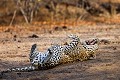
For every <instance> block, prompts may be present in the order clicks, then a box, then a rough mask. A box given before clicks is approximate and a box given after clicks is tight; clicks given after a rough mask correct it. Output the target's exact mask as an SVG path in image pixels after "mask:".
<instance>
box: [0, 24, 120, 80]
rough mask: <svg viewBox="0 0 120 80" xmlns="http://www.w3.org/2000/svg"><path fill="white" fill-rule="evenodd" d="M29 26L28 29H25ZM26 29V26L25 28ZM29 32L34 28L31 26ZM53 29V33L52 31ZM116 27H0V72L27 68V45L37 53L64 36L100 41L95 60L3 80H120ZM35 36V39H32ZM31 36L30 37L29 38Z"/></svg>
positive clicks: (15, 74) (16, 74)
mask: <svg viewBox="0 0 120 80" xmlns="http://www.w3.org/2000/svg"><path fill="white" fill-rule="evenodd" d="M29 27H30V26H29ZM26 28H27V27H26ZM31 28H32V29H33V28H34V27H31ZM53 29H54V30H53ZM119 32H120V27H119V25H103V24H99V25H93V26H76V27H62V28H59V27H58V28H52V29H50V30H44V31H43V30H41V29H39V28H34V29H33V30H29V29H24V27H22V26H19V27H14V28H1V32H0V71H3V70H6V69H7V68H12V67H18V66H24V65H29V56H28V54H29V52H30V48H31V45H32V44H34V43H37V44H38V48H39V50H40V51H44V50H46V49H47V48H48V47H49V46H51V44H54V43H59V44H62V42H64V40H65V38H66V36H67V35H68V34H71V33H72V34H77V35H78V36H80V38H81V39H88V38H92V37H98V38H99V39H100V40H101V43H100V45H99V50H98V52H97V58H96V59H94V60H88V61H83V62H80V61H78V62H73V63H67V64H61V65H58V66H56V67H54V68H52V69H48V70H40V71H33V72H11V73H5V74H3V75H2V76H1V77H2V78H1V79H3V80H120V34H119ZM33 35H36V36H37V37H32V36H33ZM30 36H31V37H30Z"/></svg>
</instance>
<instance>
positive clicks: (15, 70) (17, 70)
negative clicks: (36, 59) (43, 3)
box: [1, 66, 36, 73]
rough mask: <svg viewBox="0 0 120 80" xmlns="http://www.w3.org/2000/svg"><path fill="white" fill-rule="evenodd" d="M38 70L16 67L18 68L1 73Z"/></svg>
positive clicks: (31, 67)
mask: <svg viewBox="0 0 120 80" xmlns="http://www.w3.org/2000/svg"><path fill="white" fill-rule="evenodd" d="M34 70H36V68H35V67H34V66H25V67H16V68H10V69H7V70H5V71H2V72H1V73H8V72H30V71H34Z"/></svg>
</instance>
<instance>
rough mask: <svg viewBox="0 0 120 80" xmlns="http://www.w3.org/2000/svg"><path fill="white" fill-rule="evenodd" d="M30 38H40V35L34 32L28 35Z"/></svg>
mask: <svg viewBox="0 0 120 80" xmlns="http://www.w3.org/2000/svg"><path fill="white" fill-rule="evenodd" d="M28 37H29V38H39V36H38V35H36V34H33V35H31V36H28Z"/></svg>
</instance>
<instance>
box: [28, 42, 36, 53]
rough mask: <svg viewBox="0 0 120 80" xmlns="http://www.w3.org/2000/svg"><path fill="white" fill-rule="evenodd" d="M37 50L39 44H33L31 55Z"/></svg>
mask: <svg viewBox="0 0 120 80" xmlns="http://www.w3.org/2000/svg"><path fill="white" fill-rule="evenodd" d="M36 48H37V44H33V45H32V47H31V52H30V53H33V52H34V50H35V49H36Z"/></svg>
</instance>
